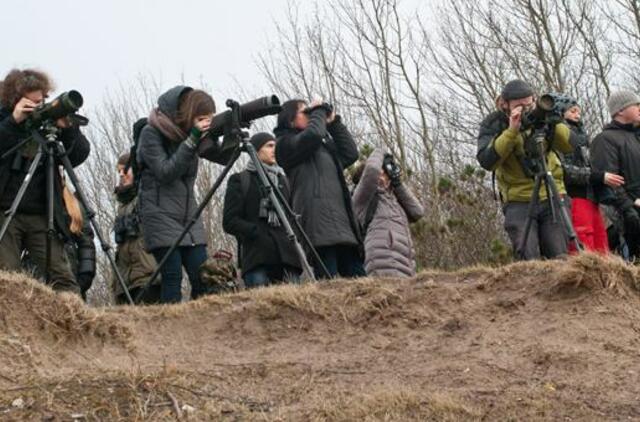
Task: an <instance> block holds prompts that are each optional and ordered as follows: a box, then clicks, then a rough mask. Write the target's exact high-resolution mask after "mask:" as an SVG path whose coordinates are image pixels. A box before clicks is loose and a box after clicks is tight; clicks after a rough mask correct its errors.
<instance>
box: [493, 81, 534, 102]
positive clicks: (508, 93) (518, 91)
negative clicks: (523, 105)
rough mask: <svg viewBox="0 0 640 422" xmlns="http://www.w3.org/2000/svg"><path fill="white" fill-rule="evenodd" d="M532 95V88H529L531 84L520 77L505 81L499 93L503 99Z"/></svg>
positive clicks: (517, 98)
mask: <svg viewBox="0 0 640 422" xmlns="http://www.w3.org/2000/svg"><path fill="white" fill-rule="evenodd" d="M532 95H533V88H531V85H529V83H528V82H525V81H523V80H521V79H514V80H512V81H509V82H507V84H506V85H505V86H504V88H502V92H501V93H500V96H501V97H502V99H503V100H505V101H510V100H519V99H520V98H527V97H531V96H532Z"/></svg>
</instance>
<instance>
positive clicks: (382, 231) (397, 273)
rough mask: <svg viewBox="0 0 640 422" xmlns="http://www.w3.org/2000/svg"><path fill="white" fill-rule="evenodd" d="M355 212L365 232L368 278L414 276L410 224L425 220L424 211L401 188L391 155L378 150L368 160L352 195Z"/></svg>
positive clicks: (402, 186)
mask: <svg viewBox="0 0 640 422" xmlns="http://www.w3.org/2000/svg"><path fill="white" fill-rule="evenodd" d="M353 208H354V211H355V214H356V216H357V217H358V220H359V221H360V223H361V225H362V226H363V229H364V232H363V233H364V234H365V238H364V254H365V261H364V265H365V270H366V271H367V275H369V276H378V277H412V276H414V275H415V274H416V263H415V252H414V249H413V241H412V240H411V231H410V230H409V223H414V222H416V221H418V220H419V219H420V218H422V216H423V214H424V209H423V207H422V205H421V204H420V203H419V202H418V200H417V199H416V197H415V196H414V195H413V194H412V193H411V192H410V191H409V189H408V188H407V187H406V186H405V185H404V184H402V181H401V180H400V172H399V171H398V168H397V166H396V165H395V163H394V162H393V159H392V158H391V155H389V154H384V153H383V151H382V150H380V149H376V150H375V151H374V152H373V153H372V154H371V156H370V157H369V159H367V162H366V163H365V164H364V170H363V172H362V176H361V177H360V180H359V182H358V185H357V186H356V188H355V191H354V193H353ZM367 220H369V221H367Z"/></svg>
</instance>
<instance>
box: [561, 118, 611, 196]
mask: <svg viewBox="0 0 640 422" xmlns="http://www.w3.org/2000/svg"><path fill="white" fill-rule="evenodd" d="M567 126H569V129H571V144H572V145H573V146H574V151H573V152H572V153H570V154H564V155H563V156H562V157H561V158H562V169H563V171H564V185H565V187H566V189H567V194H568V195H569V196H570V197H571V198H585V199H590V200H592V201H598V200H599V197H600V196H602V195H603V192H602V190H603V189H604V187H605V184H604V171H596V170H594V169H593V168H591V163H590V158H589V155H590V154H589V136H588V135H587V133H586V132H585V130H584V127H583V126H582V125H581V124H575V123H572V122H567Z"/></svg>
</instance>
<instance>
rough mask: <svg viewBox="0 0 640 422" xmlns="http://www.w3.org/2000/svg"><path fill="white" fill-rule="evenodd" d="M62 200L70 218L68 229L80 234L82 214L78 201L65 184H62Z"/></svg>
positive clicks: (82, 223) (82, 222) (82, 220)
mask: <svg viewBox="0 0 640 422" xmlns="http://www.w3.org/2000/svg"><path fill="white" fill-rule="evenodd" d="M62 200H63V201H64V207H65V208H66V209H67V213H68V214H69V217H70V218H71V224H69V231H71V233H73V234H75V235H76V236H80V235H81V234H82V227H83V226H84V216H83V215H82V210H81V209H80V201H78V198H76V196H75V195H74V194H73V193H71V191H70V190H69V188H68V187H67V184H66V183H65V184H64V185H63V186H62Z"/></svg>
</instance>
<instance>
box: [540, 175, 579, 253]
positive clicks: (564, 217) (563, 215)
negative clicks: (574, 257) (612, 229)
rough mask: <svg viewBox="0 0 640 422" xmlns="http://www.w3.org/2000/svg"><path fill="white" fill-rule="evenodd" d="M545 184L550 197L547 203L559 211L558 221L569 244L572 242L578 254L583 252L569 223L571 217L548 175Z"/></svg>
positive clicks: (551, 178)
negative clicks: (567, 237)
mask: <svg viewBox="0 0 640 422" xmlns="http://www.w3.org/2000/svg"><path fill="white" fill-rule="evenodd" d="M545 183H546V184H547V186H548V188H549V190H550V191H551V195H552V196H551V197H550V200H549V203H550V204H555V207H556V208H557V209H558V210H560V219H561V221H562V224H563V225H564V228H565V229H566V231H567V235H568V236H569V242H573V244H574V245H575V246H576V250H577V251H578V252H582V251H584V247H583V246H582V243H580V239H578V233H576V229H575V227H573V221H571V217H570V216H569V212H568V211H567V207H565V206H564V203H563V200H562V198H561V197H560V192H558V187H557V186H556V183H555V181H554V180H553V177H552V176H551V175H549V174H548V175H547V176H546V179H545Z"/></svg>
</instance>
